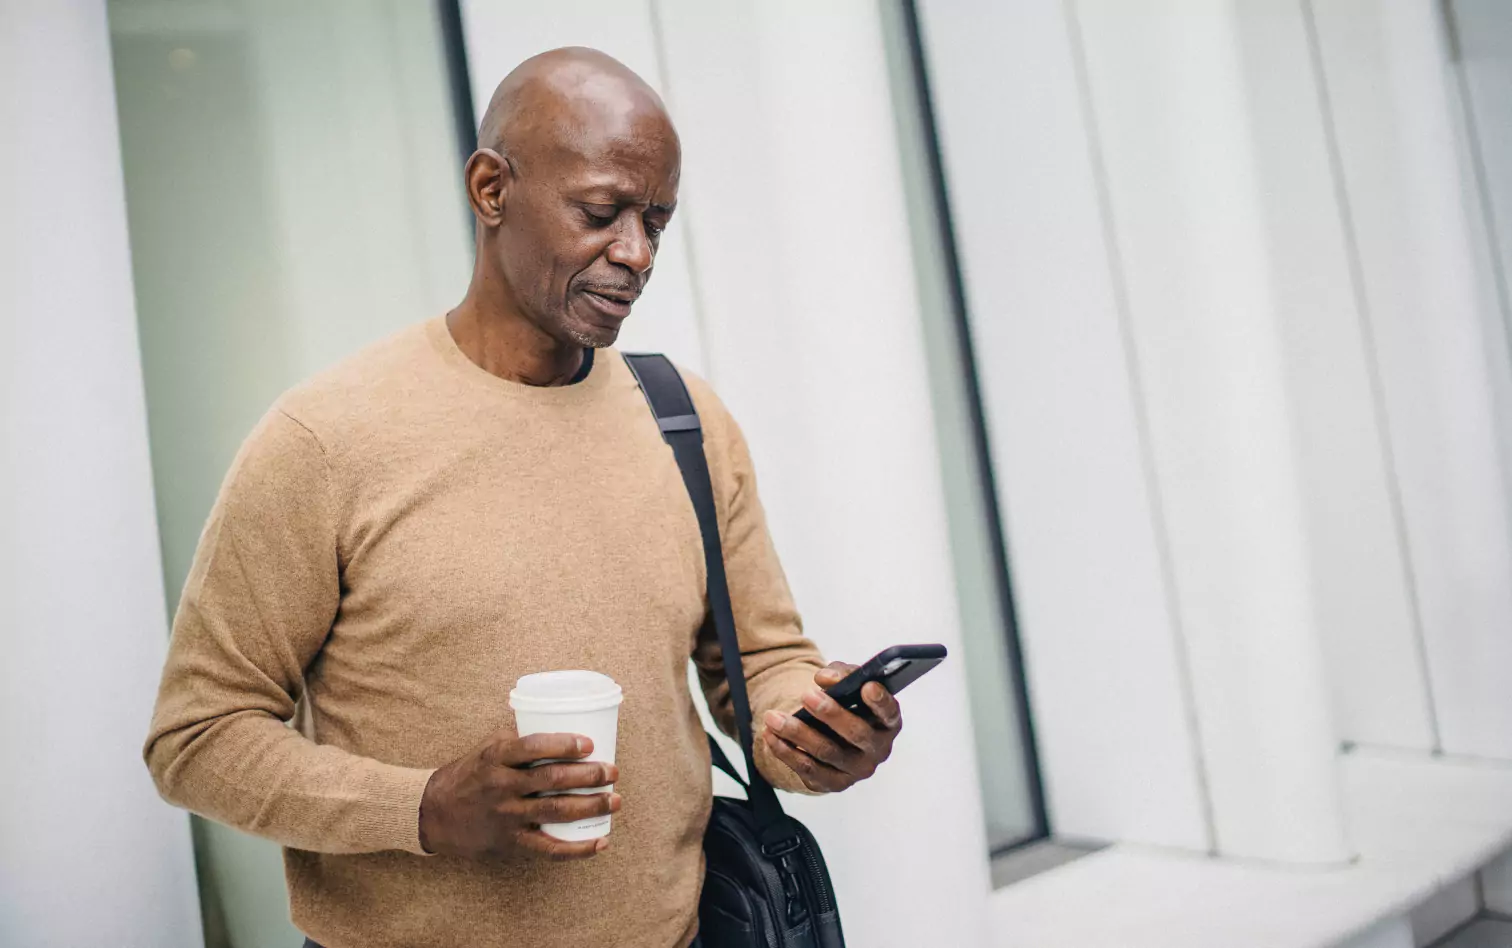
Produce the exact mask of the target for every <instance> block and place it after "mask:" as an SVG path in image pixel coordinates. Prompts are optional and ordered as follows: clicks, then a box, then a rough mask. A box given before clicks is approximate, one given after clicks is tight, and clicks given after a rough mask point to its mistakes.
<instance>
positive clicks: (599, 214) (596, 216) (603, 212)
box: [583, 207, 619, 227]
mask: <svg viewBox="0 0 1512 948" xmlns="http://www.w3.org/2000/svg"><path fill="white" fill-rule="evenodd" d="M583 215H584V216H585V217H587V218H588V223H590V224H593V225H595V226H598V227H602V226H604V225H605V224H608V223H611V222H612V221H613V220H614V219H615V218H616V217H618V216H619V215H618V214H617V213H616V212H615V210H614V209H613V208H594V207H585V208H583Z"/></svg>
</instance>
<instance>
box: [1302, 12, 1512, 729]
mask: <svg viewBox="0 0 1512 948" xmlns="http://www.w3.org/2000/svg"><path fill="white" fill-rule="evenodd" d="M1316 10H1317V26H1318V39H1319V46H1320V50H1321V61H1322V63H1323V66H1324V75H1325V77H1326V80H1327V89H1328V93H1329V98H1330V100H1331V103H1332V114H1333V118H1334V124H1333V127H1334V129H1335V130H1336V134H1337V141H1338V151H1339V157H1340V173H1341V180H1342V184H1343V187H1344V189H1345V190H1344V193H1345V196H1346V197H1347V201H1348V204H1347V210H1348V214H1349V220H1350V223H1351V225H1352V231H1353V236H1354V240H1355V243H1356V246H1357V253H1358V264H1359V275H1360V284H1361V306H1362V308H1363V314H1364V316H1365V318H1366V320H1367V322H1368V325H1369V329H1370V331H1371V333H1372V335H1373V336H1374V339H1375V357H1376V359H1377V361H1378V364H1379V377H1380V383H1381V398H1382V404H1383V406H1384V417H1385V419H1386V422H1387V428H1388V431H1389V434H1390V445H1391V448H1392V455H1391V457H1392V462H1393V467H1394V471H1395V476H1396V478H1397V479H1398V481H1399V483H1400V497H1401V508H1402V515H1403V522H1404V528H1405V529H1404V536H1405V540H1406V543H1407V548H1408V551H1409V554H1410V560H1411V566H1412V574H1413V580H1414V586H1415V590H1416V597H1417V601H1418V603H1419V608H1420V613H1421V627H1422V628H1421V635H1422V643H1421V646H1420V648H1421V653H1420V661H1422V662H1423V663H1424V667H1425V668H1426V675H1425V677H1426V678H1427V680H1428V681H1429V682H1430V683H1431V693H1432V696H1433V699H1434V708H1435V711H1436V723H1437V726H1438V732H1439V738H1440V740H1439V744H1440V746H1441V747H1442V749H1444V750H1446V751H1450V752H1454V753H1468V754H1477V755H1484V756H1496V757H1507V756H1512V702H1509V701H1508V700H1507V695H1508V694H1509V693H1512V636H1509V635H1508V634H1507V630H1508V629H1509V628H1512V583H1509V582H1508V579H1507V577H1508V576H1509V575H1512V529H1509V527H1512V519H1509V518H1512V504H1509V499H1508V498H1509V496H1512V494H1509V492H1508V491H1509V488H1512V458H1509V457H1508V456H1507V455H1506V453H1505V450H1506V448H1508V447H1512V440H1509V439H1508V438H1507V437H1506V436H1507V435H1508V434H1509V433H1512V366H1509V363H1508V349H1507V343H1506V336H1505V324H1504V323H1503V321H1502V318H1501V315H1500V313H1499V312H1498V308H1497V302H1496V291H1495V287H1494V286H1493V285H1492V284H1491V282H1490V280H1489V278H1488V277H1489V274H1488V270H1487V268H1484V267H1482V266H1481V265H1480V259H1481V257H1482V255H1483V254H1484V253H1485V235H1484V232H1483V231H1482V224H1483V221H1482V220H1481V218H1480V216H1479V211H1480V203H1479V200H1478V199H1477V195H1476V192H1477V191H1478V186H1477V182H1476V181H1475V176H1474V173H1473V170H1472V166H1471V163H1470V160H1469V156H1468V154H1467V152H1466V150H1465V145H1466V139H1465V137H1464V128H1463V126H1462V125H1461V118H1462V113H1461V108H1460V101H1459V97H1458V89H1459V84H1458V81H1457V80H1456V77H1455V75H1454V69H1455V66H1454V63H1453V62H1452V60H1451V47H1450V44H1449V42H1448V38H1447V37H1446V35H1445V33H1444V24H1443V21H1442V18H1441V7H1440V5H1439V4H1436V3H1432V2H1430V0H1401V2H1394V3H1382V4H1377V3H1367V2H1345V3H1319V4H1317V5H1316ZM1471 35H1473V33H1472V34H1471ZM1467 196H1470V197H1471V200H1466V197H1467ZM1363 644H1364V643H1363V642H1362V645H1363ZM1366 654H1371V655H1374V654H1375V653H1373V652H1364V651H1363V650H1362V652H1361V655H1362V656H1364V655H1366ZM1378 670H1379V669H1378V666H1377V665H1374V664H1372V663H1367V662H1364V661H1359V662H1356V663H1354V667H1353V668H1352V670H1351V671H1350V673H1349V674H1350V675H1351V677H1353V678H1354V679H1355V680H1365V679H1368V678H1370V677H1372V676H1373V675H1374V674H1375V673H1376V672H1377V671H1378ZM1378 687H1379V688H1380V689H1381V691H1382V697H1383V700H1384V699H1387V698H1389V697H1390V692H1391V691H1393V690H1396V689H1393V688H1392V687H1391V686H1390V684H1389V683H1388V682H1384V681H1380V682H1378Z"/></svg>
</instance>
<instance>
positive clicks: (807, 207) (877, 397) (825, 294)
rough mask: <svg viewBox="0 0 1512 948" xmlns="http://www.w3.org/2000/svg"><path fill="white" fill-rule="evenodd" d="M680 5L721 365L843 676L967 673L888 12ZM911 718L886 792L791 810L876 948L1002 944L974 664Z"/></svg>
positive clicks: (852, 2) (672, 84)
mask: <svg viewBox="0 0 1512 948" xmlns="http://www.w3.org/2000/svg"><path fill="white" fill-rule="evenodd" d="M657 6H658V13H659V16H660V21H661V23H662V27H663V36H664V39H665V43H666V47H665V48H666V63H667V80H668V84H669V88H670V90H671V96H672V104H673V107H674V110H675V111H676V113H677V115H678V118H679V121H680V127H681V130H682V135H683V140H684V145H685V157H684V175H685V180H686V182H687V188H688V191H687V193H688V196H689V204H688V208H687V210H688V212H689V214H690V223H691V234H692V237H693V240H694V242H695V247H694V250H695V259H696V263H697V266H698V272H697V277H698V282H699V284H700V286H701V287H702V288H703V299H704V305H705V310H704V318H705V326H706V333H707V335H706V339H707V344H708V352H709V361H710V364H711V367H712V369H713V375H714V377H715V380H716V381H717V383H718V386H719V389H720V391H721V393H722V394H723V395H724V397H725V399H726V401H727V402H728V403H729V405H730V407H731V409H732V411H733V412H734V413H735V416H736V417H737V418H739V419H740V421H741V423H742V425H743V426H744V427H745V430H746V433H747V435H748V437H749V439H750V442H751V448H752V451H753V453H754V456H755V459H756V465H757V469H758V471H759V473H760V476H761V485H762V494H763V498H764V499H765V502H766V505H767V509H768V512H769V514H770V519H771V523H772V529H773V533H774V535H775V537H776V540H777V544H778V549H779V551H780V552H781V554H782V557H783V562H784V565H785V567H786V569H787V572H788V575H789V577H790V578H791V580H792V583H793V586H794V590H795V593H796V595H797V597H798V602H799V605H800V606H801V607H802V609H803V610H804V613H805V618H806V627H807V628H808V630H809V631H810V632H811V633H812V634H813V636H814V637H815V638H816V639H817V641H818V642H819V643H820V644H821V645H822V646H823V647H824V648H825V650H826V651H827V653H828V654H829V655H831V656H832V657H835V658H843V659H847V660H852V661H857V660H861V659H864V658H865V657H866V656H867V655H869V654H871V653H872V652H874V651H876V650H877V649H879V648H882V647H884V646H886V645H888V644H890V643H895V642H901V641H939V642H944V643H945V644H946V645H947V646H948V647H950V649H951V651H952V652H953V653H954V654H955V655H956V656H959V655H960V654H961V652H960V643H961V632H960V629H959V627H958V623H957V619H956V604H955V593H954V589H953V585H952V578H951V574H950V565H949V564H950V551H949V544H948V540H947V537H946V535H945V506H944V497H943V491H942V488H941V484H940V474H939V468H938V461H937V455H936V450H937V449H936V440H935V431H934V428H933V416H932V410H931V406H930V389H929V384H928V378H927V374H926V363H925V359H924V355H923V340H922V328H921V325H920V322H919V317H918V314H917V311H916V307H917V300H918V294H917V287H916V285H915V283H914V277H913V261H912V259H911V247H910V241H909V235H908V232H907V215H906V208H905V203H904V199H903V185H902V172H901V168H900V165H899V160H898V157H897V156H898V145H897V140H896V137H895V135H896V132H895V123H894V117H893V113H892V103H891V101H890V100H889V96H888V74H887V67H886V63H885V61H884V45H883V39H882V35H881V25H880V22H879V15H878V11H877V9H876V7H875V5H874V4H873V3H871V2H869V0H836V2H827V3H823V4H812V3H800V2H771V0H661V2H658V4H657ZM902 704H903V707H904V713H905V715H906V716H907V720H908V725H907V727H906V728H905V731H904V734H903V736H902V738H901V739H900V741H899V744H898V747H897V749H896V750H895V752H894V755H893V759H892V760H891V761H889V762H888V764H887V765H886V766H884V767H883V768H882V769H881V771H880V772H879V773H878V774H877V776H876V777H875V778H874V779H873V780H870V781H868V782H866V783H864V784H862V785H860V786H858V787H855V788H854V789H852V790H848V791H846V792H845V793H843V794H841V795H839V796H836V797H827V798H817V799H793V800H792V801H791V806H792V807H793V809H794V810H795V811H796V812H798V813H799V814H800V815H801V816H802V818H803V819H804V820H805V821H806V822H809V823H810V825H812V826H814V827H815V831H816V833H818V835H819V837H820V839H821V841H823V843H824V844H825V849H826V853H827V855H828V856H829V858H830V860H831V866H832V868H833V869H834V872H835V880H836V884H837V886H838V887H839V895H840V903H841V905H842V906H844V911H845V918H846V927H847V936H848V938H849V940H850V941H851V942H852V943H854V944H857V945H876V946H883V948H915V946H918V945H926V944H939V945H979V944H984V943H986V941H987V939H986V932H985V930H984V927H983V926H984V925H985V898H984V896H985V893H986V891H987V888H988V885H989V882H988V878H987V858H986V857H987V852H986V849H987V846H986V840H985V837H984V834H983V830H982V825H981V817H980V814H981V809H980V804H979V800H978V796H977V778H976V773H975V767H974V766H973V744H972V739H971V721H970V717H969V710H968V706H967V702H966V698H965V675H964V670H963V668H962V666H961V664H960V659H959V657H957V658H956V659H953V660H951V661H947V662H946V663H945V664H944V665H943V666H941V668H940V669H939V670H937V671H935V672H934V673H932V674H930V675H929V676H928V677H927V678H925V679H924V680H922V681H920V682H919V683H918V684H916V685H913V686H912V687H910V688H909V690H908V692H907V693H906V694H905V695H904V696H903V698H902ZM908 814H913V815H915V816H916V817H918V818H910V817H909V816H908ZM879 826H886V827H887V828H888V829H887V831H886V832H885V833H880V834H879V833H878V830H877V828H878V827H879ZM900 854H906V856H901V855H900ZM942 906H948V907H949V910H948V911H942V908H941V907H942Z"/></svg>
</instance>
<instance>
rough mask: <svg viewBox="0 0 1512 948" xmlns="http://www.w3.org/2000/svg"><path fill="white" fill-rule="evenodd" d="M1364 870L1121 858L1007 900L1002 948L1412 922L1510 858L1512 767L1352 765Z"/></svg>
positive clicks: (1286, 946) (1300, 937) (1040, 882)
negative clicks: (1448, 891)
mask: <svg viewBox="0 0 1512 948" xmlns="http://www.w3.org/2000/svg"><path fill="white" fill-rule="evenodd" d="M1340 767H1341V770H1342V774H1343V788H1344V800H1345V810H1346V818H1347V822H1348V825H1349V829H1350V835H1351V839H1352V840H1353V841H1354V843H1355V845H1356V848H1357V849H1358V852H1359V853H1360V858H1359V859H1358V861H1356V862H1355V863H1353V864H1351V865H1349V866H1344V867H1338V868H1331V869H1297V868H1289V867H1282V866H1274V865H1261V864H1256V863H1244V862H1235V861H1230V860H1223V859H1212V858H1206V857H1203V856H1199V855H1195V854H1188V853H1183V852H1178V851H1173V850H1162V849H1158V848H1153V847H1146V846H1131V845H1118V846H1113V847H1110V848H1108V849H1105V850H1103V851H1101V852H1098V853H1094V854H1093V855H1090V856H1087V857H1085V858H1083V859H1079V860H1077V861H1076V862H1073V863H1070V864H1068V865H1066V866H1062V867H1060V868H1058V869H1054V870H1051V871H1049V872H1046V873H1043V874H1041V875H1038V876H1035V877H1033V878H1031V879H1028V880H1025V881H1024V882H1021V883H1018V884H1017V885H1012V886H1008V887H1006V888H1003V889H1000V890H998V891H997V892H995V893H994V894H993V896H992V899H991V902H990V908H989V911H990V912H991V916H992V931H993V932H994V933H995V937H996V939H997V941H996V944H997V945H1000V946H1002V948H1010V946H1011V948H1183V946H1191V948H1213V946H1214V945H1222V946H1224V948H1324V946H1333V945H1340V944H1342V943H1346V942H1348V941H1349V940H1350V939H1353V938H1356V937H1357V936H1361V935H1363V934H1364V933H1366V932H1367V931H1368V930H1370V929H1372V928H1373V927H1374V926H1376V925H1378V924H1379V923H1381V922H1382V921H1385V920H1387V919H1391V918H1394V917H1401V916H1406V915H1408V914H1409V913H1410V912H1411V911H1412V909H1414V908H1416V907H1417V906H1419V905H1421V904H1422V903H1424V902H1426V901H1427V900H1428V899H1429V898H1430V897H1432V896H1433V895H1435V894H1436V893H1438V892H1440V891H1442V890H1444V889H1445V888H1447V887H1448V886H1450V885H1452V884H1454V883H1456V882H1458V881H1460V880H1463V879H1464V878H1465V877H1467V876H1468V875H1470V874H1471V873H1473V872H1475V871H1476V870H1478V869H1479V868H1481V867H1482V866H1484V865H1486V864H1487V863H1489V862H1491V861H1492V860H1493V859H1494V858H1496V857H1497V856H1498V855H1500V854H1501V853H1502V852H1504V851H1506V850H1507V849H1508V848H1512V764H1507V763H1498V762H1488V761H1475V760H1467V759H1457V758H1449V757H1428V756H1425V755H1420V754H1409V753H1405V752H1394V751H1385V750H1356V751H1354V752H1351V753H1349V754H1346V755H1344V756H1343V758H1341V762H1340Z"/></svg>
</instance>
